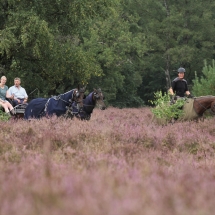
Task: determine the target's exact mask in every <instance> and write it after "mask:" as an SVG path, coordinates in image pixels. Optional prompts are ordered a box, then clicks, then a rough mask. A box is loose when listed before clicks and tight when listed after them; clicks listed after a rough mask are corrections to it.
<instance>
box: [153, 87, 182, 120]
mask: <svg viewBox="0 0 215 215" xmlns="http://www.w3.org/2000/svg"><path fill="white" fill-rule="evenodd" d="M154 97H155V100H154V101H150V102H151V103H152V104H154V105H155V108H153V109H152V113H153V114H154V115H155V117H156V118H159V119H166V120H167V121H169V120H171V119H172V118H179V117H180V116H182V114H183V110H182V109H181V107H182V106H183V105H184V101H185V100H184V99H178V100H176V102H175V103H174V104H171V105H170V100H171V99H170V95H169V94H167V93H164V95H162V92H161V91H158V92H156V93H155V94H154Z"/></svg>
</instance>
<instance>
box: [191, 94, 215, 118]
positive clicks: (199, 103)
mask: <svg viewBox="0 0 215 215" xmlns="http://www.w3.org/2000/svg"><path fill="white" fill-rule="evenodd" d="M194 99H195V101H196V102H197V103H198V105H199V106H201V107H203V108H204V109H205V110H208V109H209V108H208V109H207V108H206V107H205V106H204V105H202V103H201V102H199V101H198V100H197V98H194ZM210 113H211V114H213V115H215V112H213V111H212V110H211V109H210Z"/></svg>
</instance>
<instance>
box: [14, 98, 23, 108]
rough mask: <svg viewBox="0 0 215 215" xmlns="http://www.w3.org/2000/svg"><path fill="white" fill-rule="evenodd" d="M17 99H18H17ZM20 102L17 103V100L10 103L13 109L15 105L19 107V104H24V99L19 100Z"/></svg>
mask: <svg viewBox="0 0 215 215" xmlns="http://www.w3.org/2000/svg"><path fill="white" fill-rule="evenodd" d="M18 99H19V98H18ZM19 100H20V103H18V101H17V100H13V101H12V105H13V107H15V106H17V105H19V104H23V102H24V99H19Z"/></svg>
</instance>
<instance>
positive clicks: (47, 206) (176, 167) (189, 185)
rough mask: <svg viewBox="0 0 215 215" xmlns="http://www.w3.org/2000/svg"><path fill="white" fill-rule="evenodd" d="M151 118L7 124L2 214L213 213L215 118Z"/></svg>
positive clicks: (140, 112) (118, 112) (111, 112)
mask: <svg viewBox="0 0 215 215" xmlns="http://www.w3.org/2000/svg"><path fill="white" fill-rule="evenodd" d="M151 119H152V113H151V111H150V108H139V109H138V108H136V109H132V108H130V109H129V108H128V109H117V108H112V107H110V108H108V109H107V110H105V111H101V110H97V109H96V110H95V111H94V112H93V114H92V118H91V120H90V121H86V122H84V121H79V120H76V119H74V120H72V121H71V120H63V119H59V118H55V117H53V118H51V119H42V120H35V121H31V122H27V121H23V120H20V121H18V122H15V121H13V120H11V121H9V122H0V171H1V174H0V187H1V192H0V214H14V215H16V214H17V215H18V214H21V215H29V214H31V215H34V214H35V215H37V214H40V215H43V214H44V215H47V214H54V215H55V214H65V215H67V214H68V215H71V214H75V215H76V214H80V215H85V214H86V215H91V214H92V215H101V214H107V215H109V214H110V215H130V214H132V215H133V214H134V215H135V214H137V215H139V214H149V215H153V214H165V215H169V214H171V215H172V214H174V215H177V214H183V215H184V214H185V215H186V214H188V215H192V214H195V215H201V214H206V215H207V214H213V212H214V209H215V206H214V205H215V200H214V198H213V197H214V194H215V191H214V189H213V187H214V186H215V180H214V176H215V171H214V169H215V168H214V167H215V162H214V161H215V160H214V151H215V136H214V131H215V127H214V119H213V118H210V119H206V120H205V121H203V122H199V123H195V122H183V123H175V124H173V125H167V126H159V125H156V124H154V123H153V122H152V120H151Z"/></svg>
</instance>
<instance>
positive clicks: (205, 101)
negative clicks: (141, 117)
mask: <svg viewBox="0 0 215 215" xmlns="http://www.w3.org/2000/svg"><path fill="white" fill-rule="evenodd" d="M178 99H181V98H178ZM184 100H185V102H184V105H183V107H182V110H183V114H182V115H181V116H179V118H177V119H175V118H174V119H171V120H170V121H167V120H166V119H164V118H159V119H157V118H155V117H154V116H153V118H152V121H154V120H155V122H156V123H157V124H160V125H165V124H168V123H174V122H175V121H180V122H182V121H192V120H195V121H196V122H198V121H199V119H200V120H201V119H203V114H204V113H205V112H206V111H207V110H210V111H211V113H212V114H215V96H211V95H207V96H200V97H194V98H185V99H184Z"/></svg>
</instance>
